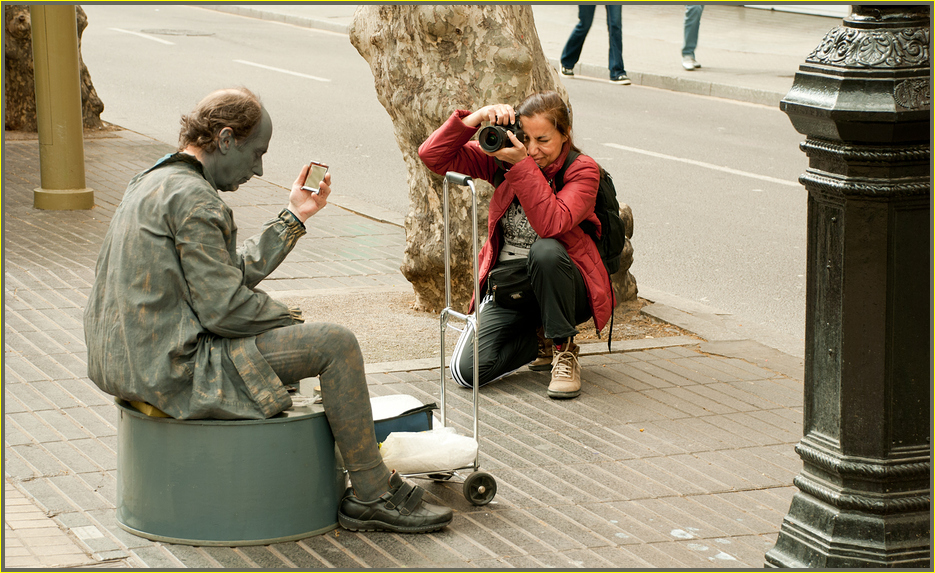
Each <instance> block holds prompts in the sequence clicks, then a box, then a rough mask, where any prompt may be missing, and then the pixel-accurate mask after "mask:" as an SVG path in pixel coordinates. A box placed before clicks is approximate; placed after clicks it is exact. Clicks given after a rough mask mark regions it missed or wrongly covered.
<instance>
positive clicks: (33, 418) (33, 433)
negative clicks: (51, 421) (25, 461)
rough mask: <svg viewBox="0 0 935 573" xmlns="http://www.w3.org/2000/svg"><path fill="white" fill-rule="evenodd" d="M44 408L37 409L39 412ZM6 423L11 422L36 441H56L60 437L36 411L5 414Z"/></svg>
mask: <svg viewBox="0 0 935 573" xmlns="http://www.w3.org/2000/svg"><path fill="white" fill-rule="evenodd" d="M41 412H44V410H39V413H41ZM6 420H7V423H9V422H13V423H14V424H16V425H17V426H18V427H19V428H20V429H21V430H22V431H23V432H24V433H26V434H28V435H29V436H30V437H32V439H33V440H35V441H36V442H38V443H40V444H41V443H43V442H58V441H61V439H62V437H61V436H60V435H59V434H58V433H57V432H56V431H55V430H53V429H52V428H51V427H50V426H49V425H48V424H46V423H45V422H44V421H43V419H42V417H41V416H39V414H38V413H35V414H34V413H32V412H22V413H17V414H10V415H8V416H6Z"/></svg>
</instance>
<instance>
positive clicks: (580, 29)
mask: <svg viewBox="0 0 935 573" xmlns="http://www.w3.org/2000/svg"><path fill="white" fill-rule="evenodd" d="M593 21H594V5H593V4H591V5H587V6H578V23H577V24H576V25H575V29H574V30H572V31H571V36H569V37H568V41H567V42H565V49H563V50H562V67H563V68H573V67H575V64H577V63H578V58H580V57H581V48H582V47H583V46H584V39H585V38H586V37H587V36H588V30H590V29H591V22H593Z"/></svg>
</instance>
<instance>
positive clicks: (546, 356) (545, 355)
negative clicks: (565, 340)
mask: <svg viewBox="0 0 935 573" xmlns="http://www.w3.org/2000/svg"><path fill="white" fill-rule="evenodd" d="M536 336H537V337H538V338H539V351H538V354H537V355H536V359H535V360H533V361H532V362H530V363H529V369H530V370H534V371H536V372H548V371H549V370H552V349H553V348H554V347H555V346H554V345H553V344H552V340H551V339H550V338H546V337H545V333H544V332H543V331H542V327H539V330H537V331H536Z"/></svg>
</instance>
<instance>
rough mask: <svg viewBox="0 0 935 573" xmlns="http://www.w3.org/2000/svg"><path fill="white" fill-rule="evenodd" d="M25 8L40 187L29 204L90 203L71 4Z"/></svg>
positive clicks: (61, 207)
mask: <svg viewBox="0 0 935 573" xmlns="http://www.w3.org/2000/svg"><path fill="white" fill-rule="evenodd" d="M29 13H30V18H31V20H32V46H33V65H34V68H35V78H36V119H37V123H38V125H39V170H40V177H41V179H40V181H41V187H39V188H38V189H35V190H34V191H33V206H34V207H35V208H36V209H50V210H74V209H90V208H92V207H94V191H93V190H91V189H88V188H87V187H86V186H85V179H84V139H83V137H84V131H83V127H82V122H81V79H80V76H79V67H78V29H77V24H76V23H75V6H74V5H73V4H71V5H70V4H54V5H33V6H30V7H29Z"/></svg>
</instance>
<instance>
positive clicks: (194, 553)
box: [171, 545, 220, 570]
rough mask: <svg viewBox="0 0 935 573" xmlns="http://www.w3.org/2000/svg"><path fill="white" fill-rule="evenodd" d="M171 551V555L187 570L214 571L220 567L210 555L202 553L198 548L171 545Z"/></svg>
mask: <svg viewBox="0 0 935 573" xmlns="http://www.w3.org/2000/svg"><path fill="white" fill-rule="evenodd" d="M171 551H172V555H174V556H175V557H176V558H177V559H178V560H179V561H181V562H182V563H183V564H184V565H185V567H187V568H188V569H200V570H204V569H214V568H216V567H218V566H219V565H220V563H218V562H217V561H215V560H214V559H213V558H212V557H211V556H210V555H208V554H206V553H204V552H203V551H202V550H201V548H200V547H189V546H186V545H173V546H172V549H171Z"/></svg>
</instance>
